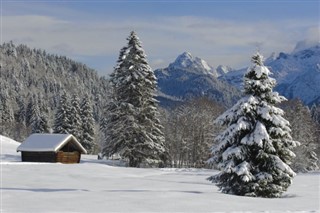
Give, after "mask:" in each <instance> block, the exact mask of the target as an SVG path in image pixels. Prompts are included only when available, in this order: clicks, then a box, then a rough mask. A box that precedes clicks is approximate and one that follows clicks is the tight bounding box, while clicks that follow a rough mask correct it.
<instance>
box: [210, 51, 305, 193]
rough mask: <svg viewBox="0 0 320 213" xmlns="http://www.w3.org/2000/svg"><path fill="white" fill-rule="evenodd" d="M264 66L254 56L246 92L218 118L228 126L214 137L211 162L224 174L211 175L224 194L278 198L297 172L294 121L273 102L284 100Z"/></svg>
mask: <svg viewBox="0 0 320 213" xmlns="http://www.w3.org/2000/svg"><path fill="white" fill-rule="evenodd" d="M269 74H270V71H269V69H268V68H267V67H265V66H264V65H263V58H262V56H261V55H260V54H259V53H257V54H255V55H254V56H253V57H252V66H251V67H249V68H248V71H247V73H246V74H245V76H244V93H245V97H243V98H242V99H240V100H239V101H238V102H237V104H235V105H234V106H233V107H232V108H231V109H229V110H227V111H226V112H225V113H223V114H222V115H221V116H219V117H218V118H217V120H216V122H217V123H219V124H221V125H226V126H227V128H226V129H225V131H223V132H222V133H221V134H220V135H218V136H217V137H216V139H215V140H216V142H217V145H215V146H213V148H212V156H213V157H212V158H211V159H210V161H213V162H215V163H217V165H218V168H219V169H220V173H219V174H217V175H214V176H211V177H210V178H209V180H211V181H213V182H214V183H216V185H217V186H218V187H219V188H220V190H221V191H222V192H224V193H228V194H235V195H245V196H254V197H280V196H281V194H282V193H283V192H285V191H286V190H287V188H288V187H289V186H290V184H291V182H292V178H293V177H294V175H295V173H294V172H293V170H292V169H291V168H290V166H289V165H290V163H291V161H292V159H293V158H294V156H295V154H294V153H293V152H292V151H291V150H292V149H293V148H294V147H296V146H297V145H298V144H299V142H295V141H293V140H292V137H291V135H290V132H291V130H290V124H289V122H288V121H287V120H285V119H284V118H283V117H282V116H283V114H284V112H283V110H281V109H280V108H278V107H276V106H275V104H277V103H280V102H281V101H283V100H285V98H284V97H282V96H279V94H278V93H276V92H273V88H274V86H275V84H276V81H275V79H273V78H270V77H269Z"/></svg>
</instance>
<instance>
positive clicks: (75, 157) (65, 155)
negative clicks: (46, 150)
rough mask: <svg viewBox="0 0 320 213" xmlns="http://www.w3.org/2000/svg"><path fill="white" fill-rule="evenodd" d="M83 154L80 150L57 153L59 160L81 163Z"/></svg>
mask: <svg viewBox="0 0 320 213" xmlns="http://www.w3.org/2000/svg"><path fill="white" fill-rule="evenodd" d="M80 157H81V154H80V153H79V152H78V151H74V152H62V151H59V152H58V153H57V162H60V163H79V162H80Z"/></svg>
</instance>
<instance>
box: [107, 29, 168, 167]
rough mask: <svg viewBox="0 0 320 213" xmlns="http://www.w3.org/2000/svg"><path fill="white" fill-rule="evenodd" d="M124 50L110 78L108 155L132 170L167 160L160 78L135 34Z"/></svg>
mask: <svg viewBox="0 0 320 213" xmlns="http://www.w3.org/2000/svg"><path fill="white" fill-rule="evenodd" d="M127 40H128V44H127V46H125V47H124V48H122V49H121V51H120V55H119V59H118V63H117V66H116V67H115V69H114V72H113V73H112V74H111V75H110V83H111V87H112V90H113V92H112V95H111V100H110V102H109V103H108V106H107V108H106V110H107V112H106V114H107V118H106V122H107V125H106V128H105V134H106V141H105V144H104V147H103V153H104V155H107V156H110V155H113V154H115V153H118V154H120V155H121V156H122V157H123V158H125V159H127V160H128V161H129V166H131V167H138V166H139V165H140V163H142V162H143V161H148V160H151V159H153V160H161V158H164V156H165V147H164V136H163V133H162V126H161V124H160V121H159V119H158V111H157V101H156V100H155V99H154V97H153V95H154V92H155V89H156V78H155V75H154V73H153V71H152V69H151V67H150V66H149V64H148V62H147V59H146V55H145V52H144V50H143V49H142V46H141V42H140V41H139V38H138V37H137V35H136V33H135V32H131V34H130V36H129V37H128V39H127Z"/></svg>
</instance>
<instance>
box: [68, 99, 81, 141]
mask: <svg viewBox="0 0 320 213" xmlns="http://www.w3.org/2000/svg"><path fill="white" fill-rule="evenodd" d="M80 114H81V109H80V99H79V98H78V96H77V95H76V94H73V95H72V98H71V102H70V113H69V114H68V117H69V120H70V132H69V133H70V134H72V135H73V136H74V137H76V138H77V139H78V140H80V138H81V136H82V121H81V116H80Z"/></svg>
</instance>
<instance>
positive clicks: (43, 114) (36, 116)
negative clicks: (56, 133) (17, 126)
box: [31, 95, 50, 133]
mask: <svg viewBox="0 0 320 213" xmlns="http://www.w3.org/2000/svg"><path fill="white" fill-rule="evenodd" d="M31 128H32V133H49V132H50V126H49V118H48V107H47V106H46V104H45V102H44V101H43V97H42V96H41V95H39V96H38V101H35V102H34V105H33V107H32V115H31Z"/></svg>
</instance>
